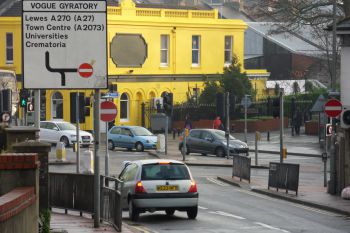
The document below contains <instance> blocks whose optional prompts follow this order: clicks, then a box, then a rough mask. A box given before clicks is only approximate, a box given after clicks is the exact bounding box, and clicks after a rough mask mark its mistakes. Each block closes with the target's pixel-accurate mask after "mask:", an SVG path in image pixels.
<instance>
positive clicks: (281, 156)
mask: <svg viewBox="0 0 350 233" xmlns="http://www.w3.org/2000/svg"><path fill="white" fill-rule="evenodd" d="M283 127H284V125H283V92H282V91H280V163H283V129H284V128H283Z"/></svg>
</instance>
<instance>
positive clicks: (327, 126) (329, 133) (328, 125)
mask: <svg viewBox="0 0 350 233" xmlns="http://www.w3.org/2000/svg"><path fill="white" fill-rule="evenodd" d="M332 131H333V128H332V124H326V136H331V135H332Z"/></svg>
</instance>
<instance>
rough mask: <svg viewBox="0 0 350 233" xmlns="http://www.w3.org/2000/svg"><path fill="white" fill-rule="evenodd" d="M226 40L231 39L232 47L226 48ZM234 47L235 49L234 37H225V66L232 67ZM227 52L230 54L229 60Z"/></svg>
mask: <svg viewBox="0 0 350 233" xmlns="http://www.w3.org/2000/svg"><path fill="white" fill-rule="evenodd" d="M226 38H230V47H229V48H227V47H226ZM232 47H233V36H225V39H224V60H225V65H231V63H232ZM226 52H228V53H229V54H230V56H229V60H226Z"/></svg>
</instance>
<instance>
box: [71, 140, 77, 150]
mask: <svg viewBox="0 0 350 233" xmlns="http://www.w3.org/2000/svg"><path fill="white" fill-rule="evenodd" d="M77 146H78V143H76V142H74V143H73V144H72V147H73V152H77Z"/></svg>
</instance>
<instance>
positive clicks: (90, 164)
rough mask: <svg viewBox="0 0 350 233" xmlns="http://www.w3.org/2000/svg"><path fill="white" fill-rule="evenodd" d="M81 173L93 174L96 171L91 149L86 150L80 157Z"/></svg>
mask: <svg viewBox="0 0 350 233" xmlns="http://www.w3.org/2000/svg"><path fill="white" fill-rule="evenodd" d="M80 169H81V173H84V174H93V173H94V154H93V152H92V151H91V150H86V151H84V153H83V156H82V158H81V159H80Z"/></svg>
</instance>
